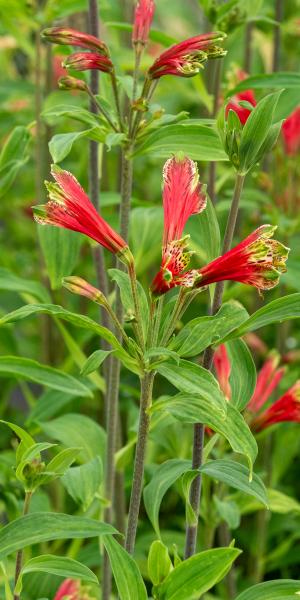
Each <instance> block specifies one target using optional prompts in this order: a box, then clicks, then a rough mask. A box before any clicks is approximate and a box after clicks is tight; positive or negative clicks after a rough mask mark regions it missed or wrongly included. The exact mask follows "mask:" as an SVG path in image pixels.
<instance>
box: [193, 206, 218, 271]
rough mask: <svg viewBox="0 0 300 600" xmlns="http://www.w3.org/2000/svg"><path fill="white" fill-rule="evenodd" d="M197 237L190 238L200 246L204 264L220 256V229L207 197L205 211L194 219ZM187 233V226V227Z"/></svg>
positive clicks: (213, 209) (213, 208)
mask: <svg viewBox="0 0 300 600" xmlns="http://www.w3.org/2000/svg"><path fill="white" fill-rule="evenodd" d="M193 223H194V224H195V227H196V228H197V235H195V236H193V237H192V242H196V244H197V245H199V246H200V248H201V250H202V252H203V254H204V261H205V262H206V263H209V262H211V261H212V260H214V259H215V258H216V257H217V256H219V254H220V243H221V242H220V228H219V223H218V219H217V216H216V211H215V207H214V205H213V203H212V201H211V200H210V198H209V197H207V204H206V208H205V210H203V211H202V213H201V214H200V215H197V217H196V218H195V219H194V221H193ZM187 231H189V226H188V227H187Z"/></svg>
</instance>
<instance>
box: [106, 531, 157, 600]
mask: <svg viewBox="0 0 300 600" xmlns="http://www.w3.org/2000/svg"><path fill="white" fill-rule="evenodd" d="M103 543H104V546H105V550H106V552H107V554H108V556H109V561H110V565H111V569H112V572H113V576H114V579H115V582H116V586H117V590H118V593H119V596H120V600H147V598H148V596H147V592H146V588H145V584H144V582H143V578H142V576H141V574H140V572H139V569H138V566H137V564H136V562H135V560H134V559H133V558H132V556H130V555H129V554H128V553H127V552H126V550H124V548H123V547H122V546H121V545H120V544H119V543H118V542H117V540H115V539H114V538H113V537H106V538H103Z"/></svg>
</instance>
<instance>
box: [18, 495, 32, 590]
mask: <svg viewBox="0 0 300 600" xmlns="http://www.w3.org/2000/svg"><path fill="white" fill-rule="evenodd" d="M31 497H32V492H26V493H25V500H24V506H23V517H25V515H27V514H28V511H29V507H30V501H31ZM22 563H23V550H19V551H18V553H17V558H16V568H15V585H16V584H17V581H18V579H19V575H20V573H21V569H22ZM14 600H20V596H19V594H14Z"/></svg>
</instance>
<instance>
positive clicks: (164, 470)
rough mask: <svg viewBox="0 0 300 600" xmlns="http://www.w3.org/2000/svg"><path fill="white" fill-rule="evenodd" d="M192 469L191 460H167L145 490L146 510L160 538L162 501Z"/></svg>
mask: <svg viewBox="0 0 300 600" xmlns="http://www.w3.org/2000/svg"><path fill="white" fill-rule="evenodd" d="M191 468H192V463H191V461H190V460H181V459H176V458H171V459H170V460H166V461H165V462H164V463H162V464H161V465H159V467H157V469H156V470H155V471H154V475H153V477H152V479H151V481H150V483H148V485H146V487H145V488H144V504H145V509H146V512H147V515H148V517H149V520H150V521H151V524H152V526H153V529H154V530H155V533H156V534H157V536H158V537H160V531H159V520H158V517H159V509H160V505H161V501H162V499H163V497H164V495H165V494H166V492H167V491H168V489H169V488H170V487H171V485H173V483H175V481H177V479H179V477H181V475H183V473H186V472H187V471H189V470H190V469H191Z"/></svg>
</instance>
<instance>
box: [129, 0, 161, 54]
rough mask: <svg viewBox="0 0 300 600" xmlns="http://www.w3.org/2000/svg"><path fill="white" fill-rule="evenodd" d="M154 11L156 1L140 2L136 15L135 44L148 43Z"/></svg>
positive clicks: (133, 34) (133, 41)
mask: <svg viewBox="0 0 300 600" xmlns="http://www.w3.org/2000/svg"><path fill="white" fill-rule="evenodd" d="M154 11H155V3H154V0H138V3H137V5H136V8H135V14H134V24H133V32H132V43H133V44H143V45H145V44H146V43H147V41H148V36H149V30H150V27H151V23H152V19H153V15H154Z"/></svg>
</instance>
